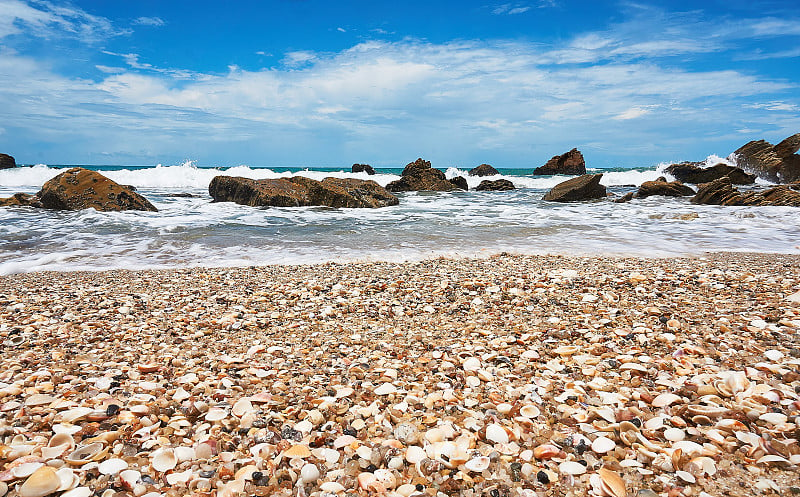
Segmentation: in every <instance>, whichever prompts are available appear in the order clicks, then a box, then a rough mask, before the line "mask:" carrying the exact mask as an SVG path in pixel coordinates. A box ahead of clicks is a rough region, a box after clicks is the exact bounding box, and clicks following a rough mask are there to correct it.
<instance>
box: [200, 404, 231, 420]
mask: <svg viewBox="0 0 800 497" xmlns="http://www.w3.org/2000/svg"><path fill="white" fill-rule="evenodd" d="M227 417H228V410H227V409H221V408H219V407H212V408H211V409H209V410H208V412H207V413H206V418H205V419H206V421H211V422H212V423H213V422H214V421H221V420H223V419H225V418H227Z"/></svg>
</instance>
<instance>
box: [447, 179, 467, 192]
mask: <svg viewBox="0 0 800 497" xmlns="http://www.w3.org/2000/svg"><path fill="white" fill-rule="evenodd" d="M447 181H449V182H450V183H452V184H454V185H455V186H456V187H457V188H460V189H462V190H469V184H467V178H465V177H463V176H456V177H455V178H450V179H449V180H447Z"/></svg>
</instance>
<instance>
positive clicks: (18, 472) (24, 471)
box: [11, 462, 44, 478]
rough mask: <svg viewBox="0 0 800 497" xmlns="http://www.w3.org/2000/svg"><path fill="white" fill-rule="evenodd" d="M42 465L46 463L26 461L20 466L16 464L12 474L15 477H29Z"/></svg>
mask: <svg viewBox="0 0 800 497" xmlns="http://www.w3.org/2000/svg"><path fill="white" fill-rule="evenodd" d="M42 466H44V464H43V463H40V462H26V463H23V464H20V465H19V466H15V467H14V468H13V469H12V470H11V474H12V475H13V476H14V478H27V477H29V476H30V475H32V474H33V473H34V472H35V471H36V470H37V469H39V468H41V467H42Z"/></svg>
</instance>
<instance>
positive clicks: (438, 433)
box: [424, 428, 445, 443]
mask: <svg viewBox="0 0 800 497" xmlns="http://www.w3.org/2000/svg"><path fill="white" fill-rule="evenodd" d="M424 438H425V440H427V441H428V442H430V443H436V442H441V441H442V440H444V439H445V436H444V431H443V430H442V429H440V428H431V429H430V430H428V431H426V432H425V437H424Z"/></svg>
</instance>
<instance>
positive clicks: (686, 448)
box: [672, 440, 706, 457]
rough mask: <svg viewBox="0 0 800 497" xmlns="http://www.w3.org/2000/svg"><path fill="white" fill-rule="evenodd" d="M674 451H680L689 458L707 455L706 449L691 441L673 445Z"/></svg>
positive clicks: (682, 441)
mask: <svg viewBox="0 0 800 497" xmlns="http://www.w3.org/2000/svg"><path fill="white" fill-rule="evenodd" d="M672 448H673V449H680V450H681V451H682V452H683V453H684V454H686V455H687V456H689V457H693V456H703V455H706V454H705V453H706V449H705V448H704V447H703V446H702V445H700V444H699V443H696V442H691V441H689V440H681V441H680V442H675V443H673V444H672Z"/></svg>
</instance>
